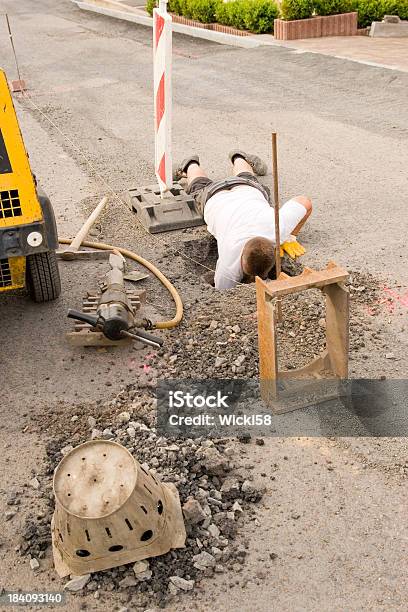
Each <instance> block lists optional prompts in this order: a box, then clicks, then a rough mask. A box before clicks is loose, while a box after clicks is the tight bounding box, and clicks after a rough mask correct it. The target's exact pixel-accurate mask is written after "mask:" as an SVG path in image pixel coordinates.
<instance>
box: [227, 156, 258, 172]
mask: <svg viewBox="0 0 408 612" xmlns="http://www.w3.org/2000/svg"><path fill="white" fill-rule="evenodd" d="M232 168H233V171H232V173H233V175H234V176H238V175H239V174H241V172H245V173H246V174H252V175H254V176H255V174H254V171H253V170H252V167H251V166H250V165H249V164H248V162H247V161H245V159H244V158H243V157H235V158H234V161H233V162H232Z"/></svg>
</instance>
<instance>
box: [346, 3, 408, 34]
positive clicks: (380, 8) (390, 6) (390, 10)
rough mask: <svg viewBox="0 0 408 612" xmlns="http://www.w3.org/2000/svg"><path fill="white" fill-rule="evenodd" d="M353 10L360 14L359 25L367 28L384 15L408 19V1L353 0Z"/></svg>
mask: <svg viewBox="0 0 408 612" xmlns="http://www.w3.org/2000/svg"><path fill="white" fill-rule="evenodd" d="M352 10H354V11H357V12H358V25H359V27H360V28H365V27H367V26H369V25H371V23H372V22H373V21H381V20H382V18H383V17H384V15H398V17H400V19H408V0H352Z"/></svg>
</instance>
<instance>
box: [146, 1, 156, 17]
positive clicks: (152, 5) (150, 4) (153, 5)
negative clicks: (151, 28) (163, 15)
mask: <svg viewBox="0 0 408 612" xmlns="http://www.w3.org/2000/svg"><path fill="white" fill-rule="evenodd" d="M156 6H157V4H156V0H147V2H146V11H147V12H148V13H149V15H150V17H151V16H152V15H153V9H154V8H156Z"/></svg>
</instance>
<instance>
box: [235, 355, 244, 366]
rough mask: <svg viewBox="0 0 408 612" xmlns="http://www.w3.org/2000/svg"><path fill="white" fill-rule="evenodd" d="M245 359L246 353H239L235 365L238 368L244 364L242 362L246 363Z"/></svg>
mask: <svg viewBox="0 0 408 612" xmlns="http://www.w3.org/2000/svg"><path fill="white" fill-rule="evenodd" d="M245 359H246V357H245V355H238V357H237V358H236V360H235V361H234V365H236V366H237V368H239V366H242V364H243V363H244V361H245Z"/></svg>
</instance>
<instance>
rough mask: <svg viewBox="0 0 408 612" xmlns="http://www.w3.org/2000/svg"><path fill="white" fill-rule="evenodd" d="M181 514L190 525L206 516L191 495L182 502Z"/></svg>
mask: <svg viewBox="0 0 408 612" xmlns="http://www.w3.org/2000/svg"><path fill="white" fill-rule="evenodd" d="M183 514H184V518H185V519H186V521H187V523H190V525H197V523H200V522H201V521H203V520H204V519H206V518H207V515H206V513H205V512H204V510H203V508H202V506H201V504H200V503H199V502H198V501H197V500H196V499H194V498H193V497H189V498H188V499H187V501H186V502H185V503H184V504H183Z"/></svg>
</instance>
